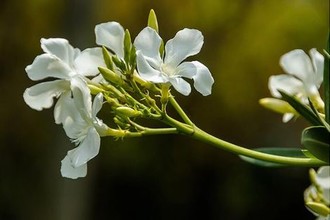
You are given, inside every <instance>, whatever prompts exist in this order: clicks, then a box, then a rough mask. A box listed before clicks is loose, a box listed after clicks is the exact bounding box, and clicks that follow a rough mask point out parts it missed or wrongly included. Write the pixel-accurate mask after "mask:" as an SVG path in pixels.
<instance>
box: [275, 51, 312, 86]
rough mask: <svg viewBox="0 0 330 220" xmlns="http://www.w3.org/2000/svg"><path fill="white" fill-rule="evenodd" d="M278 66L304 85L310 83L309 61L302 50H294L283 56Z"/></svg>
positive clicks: (310, 68) (310, 65) (310, 69)
mask: <svg viewBox="0 0 330 220" xmlns="http://www.w3.org/2000/svg"><path fill="white" fill-rule="evenodd" d="M280 65H281V66H282V68H283V69H284V71H285V72H287V73H289V74H291V75H294V76H296V77H297V78H299V79H301V80H302V81H303V82H304V83H307V84H308V83H310V81H311V78H313V66H312V63H311V60H310V58H309V57H308V55H307V54H306V53H305V52H304V51H303V50H300V49H296V50H292V51H290V52H288V53H286V54H284V55H283V56H282V57H281V59H280Z"/></svg>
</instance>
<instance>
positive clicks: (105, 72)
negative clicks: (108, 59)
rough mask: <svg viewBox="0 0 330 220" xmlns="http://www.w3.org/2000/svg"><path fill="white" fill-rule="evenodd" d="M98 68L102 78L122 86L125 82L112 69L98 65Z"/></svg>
mask: <svg viewBox="0 0 330 220" xmlns="http://www.w3.org/2000/svg"><path fill="white" fill-rule="evenodd" d="M98 69H99V71H100V73H101V74H102V76H103V78H104V79H106V80H107V81H109V82H111V83H114V84H116V85H119V86H122V85H123V84H124V83H125V82H124V80H123V79H122V78H121V77H120V76H119V75H118V74H116V73H115V72H113V71H112V70H110V69H107V68H104V67H99V68H98Z"/></svg>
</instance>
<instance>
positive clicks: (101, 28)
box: [95, 22, 125, 58]
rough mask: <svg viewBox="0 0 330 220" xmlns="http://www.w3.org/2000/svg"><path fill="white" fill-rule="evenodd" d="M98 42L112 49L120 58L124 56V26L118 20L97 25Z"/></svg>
mask: <svg viewBox="0 0 330 220" xmlns="http://www.w3.org/2000/svg"><path fill="white" fill-rule="evenodd" d="M95 35H96V44H98V45H102V46H106V47H108V48H109V49H111V50H112V51H113V52H114V53H115V54H116V55H117V56H118V57H119V58H124V36H125V31H124V28H123V27H122V26H121V25H120V24H119V23H117V22H107V23H102V24H98V25H96V26H95Z"/></svg>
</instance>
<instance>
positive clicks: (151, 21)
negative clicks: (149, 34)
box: [148, 9, 158, 32]
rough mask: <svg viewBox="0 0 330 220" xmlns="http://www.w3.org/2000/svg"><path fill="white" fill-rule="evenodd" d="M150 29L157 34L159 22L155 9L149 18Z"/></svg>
mask: <svg viewBox="0 0 330 220" xmlns="http://www.w3.org/2000/svg"><path fill="white" fill-rule="evenodd" d="M148 27H151V28H152V29H154V30H155V31H156V32H158V21H157V16H156V13H155V11H154V10H153V9H151V10H150V12H149V16H148Z"/></svg>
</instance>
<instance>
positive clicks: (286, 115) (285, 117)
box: [282, 113, 294, 123]
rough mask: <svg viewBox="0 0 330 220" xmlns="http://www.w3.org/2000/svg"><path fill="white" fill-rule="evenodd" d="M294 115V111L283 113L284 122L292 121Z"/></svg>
mask: <svg viewBox="0 0 330 220" xmlns="http://www.w3.org/2000/svg"><path fill="white" fill-rule="evenodd" d="M293 117H294V114H293V113H285V114H283V117H282V122H283V123H287V122H288V121H290V120H291V119H292V118H293Z"/></svg>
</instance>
